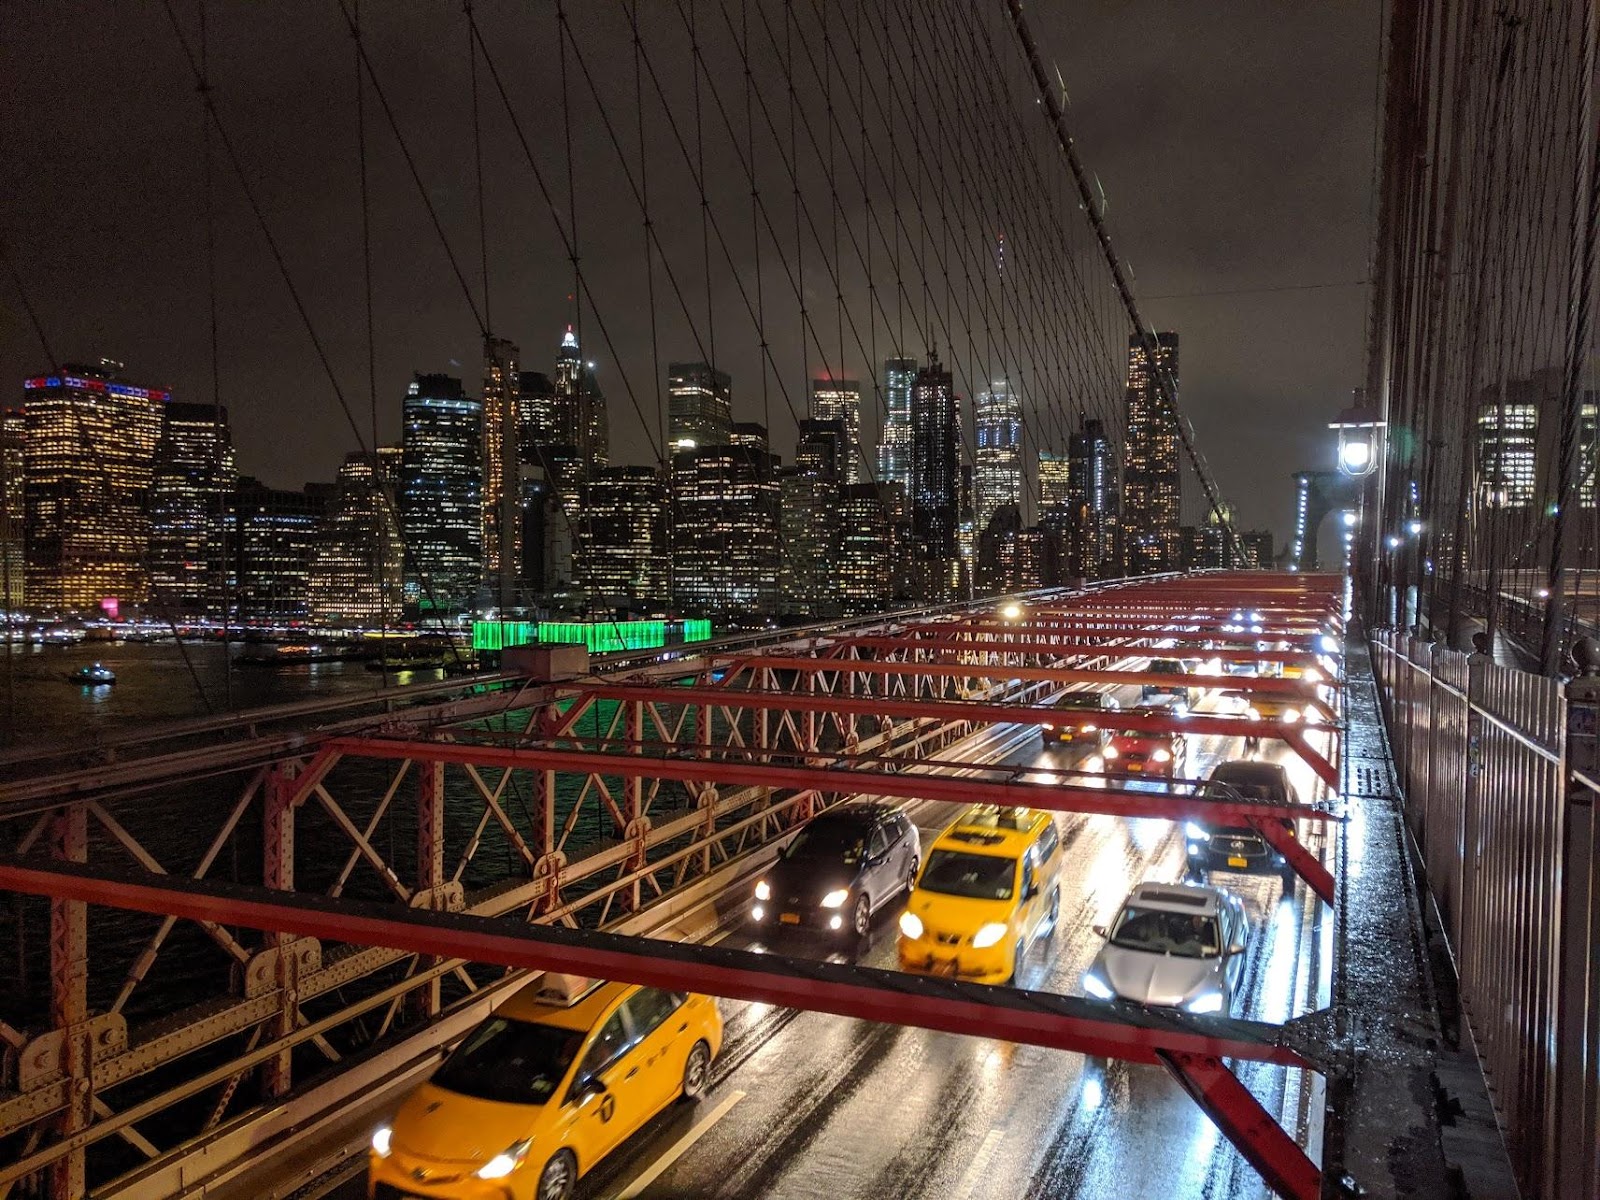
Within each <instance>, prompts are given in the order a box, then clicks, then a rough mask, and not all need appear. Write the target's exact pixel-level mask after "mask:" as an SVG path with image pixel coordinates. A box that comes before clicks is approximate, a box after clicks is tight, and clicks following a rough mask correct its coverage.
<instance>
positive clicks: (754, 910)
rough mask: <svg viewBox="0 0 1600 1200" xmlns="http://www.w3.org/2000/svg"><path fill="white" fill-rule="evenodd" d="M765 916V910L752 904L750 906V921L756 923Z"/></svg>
mask: <svg viewBox="0 0 1600 1200" xmlns="http://www.w3.org/2000/svg"><path fill="white" fill-rule="evenodd" d="M766 915H767V910H766V909H765V908H763V907H761V905H759V904H752V905H751V906H750V916H751V919H753V920H756V921H760V920H762V919H763V918H765V917H766Z"/></svg>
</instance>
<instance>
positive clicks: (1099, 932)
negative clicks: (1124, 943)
mask: <svg viewBox="0 0 1600 1200" xmlns="http://www.w3.org/2000/svg"><path fill="white" fill-rule="evenodd" d="M1094 932H1095V936H1097V937H1108V936H1109V934H1108V933H1107V932H1106V927H1105V926H1104V925H1096V926H1095V927H1094Z"/></svg>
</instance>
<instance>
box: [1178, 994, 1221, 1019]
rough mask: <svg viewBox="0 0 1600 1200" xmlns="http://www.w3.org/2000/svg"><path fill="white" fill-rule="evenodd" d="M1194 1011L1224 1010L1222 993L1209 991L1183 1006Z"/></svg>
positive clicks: (1202, 1012) (1212, 1011)
mask: <svg viewBox="0 0 1600 1200" xmlns="http://www.w3.org/2000/svg"><path fill="white" fill-rule="evenodd" d="M1183 1007H1184V1008H1186V1009H1188V1010H1189V1011H1190V1012H1192V1013H1200V1014H1205V1013H1214V1012H1221V1011H1222V993H1221V992H1207V993H1206V994H1205V995H1203V996H1196V997H1195V998H1194V999H1193V1000H1191V1001H1189V1003H1187V1004H1185V1005H1184V1006H1183Z"/></svg>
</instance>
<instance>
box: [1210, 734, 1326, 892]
mask: <svg viewBox="0 0 1600 1200" xmlns="http://www.w3.org/2000/svg"><path fill="white" fill-rule="evenodd" d="M1199 795H1200V796H1202V797H1205V798H1208V799H1212V800H1232V799H1236V798H1241V797H1242V798H1244V799H1247V800H1270V801H1272V802H1273V803H1274V804H1296V803H1298V802H1299V801H1298V798H1297V797H1296V796H1295V793H1294V787H1293V785H1292V784H1290V782H1289V773H1288V772H1287V771H1285V770H1284V769H1283V767H1282V766H1281V765H1280V764H1278V763H1268V762H1253V761H1249V760H1244V759H1239V760H1235V761H1233V762H1225V763H1219V764H1218V765H1217V766H1216V768H1215V769H1214V770H1213V771H1212V772H1211V778H1210V779H1208V780H1206V782H1205V783H1204V784H1202V785H1201V787H1200V792H1199ZM1274 820H1281V818H1274ZM1283 823H1284V825H1285V826H1286V827H1287V828H1288V830H1289V836H1290V837H1293V836H1295V833H1294V826H1293V824H1292V823H1290V822H1288V821H1284V822H1283ZM1183 832H1184V834H1185V837H1184V847H1185V849H1186V850H1187V851H1188V867H1189V874H1190V875H1191V876H1193V877H1194V878H1196V879H1198V880H1201V881H1205V880H1207V879H1209V878H1210V874H1211V872H1213V871H1239V872H1243V873H1246V874H1251V875H1277V876H1279V877H1281V878H1282V879H1283V889H1284V891H1286V892H1288V891H1292V890H1293V889H1294V881H1295V878H1296V876H1297V874H1298V873H1297V872H1296V871H1295V869H1294V868H1293V867H1292V866H1290V865H1289V861H1288V860H1287V859H1286V858H1284V857H1283V855H1282V854H1279V853H1278V851H1277V850H1275V849H1274V848H1273V847H1272V846H1271V845H1270V844H1269V843H1268V842H1267V841H1266V839H1265V838H1263V837H1262V836H1261V835H1260V834H1259V833H1257V832H1256V831H1255V830H1254V829H1253V828H1251V827H1250V826H1249V825H1217V824H1213V823H1211V822H1209V821H1189V822H1186V823H1185V825H1184V828H1183Z"/></svg>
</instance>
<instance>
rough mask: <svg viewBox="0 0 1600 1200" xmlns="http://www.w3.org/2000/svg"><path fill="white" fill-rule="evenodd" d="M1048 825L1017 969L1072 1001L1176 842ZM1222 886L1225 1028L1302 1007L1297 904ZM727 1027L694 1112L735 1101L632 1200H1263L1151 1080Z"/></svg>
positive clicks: (805, 1027)
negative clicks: (1137, 887)
mask: <svg viewBox="0 0 1600 1200" xmlns="http://www.w3.org/2000/svg"><path fill="white" fill-rule="evenodd" d="M1029 748H1031V750H1032V758H1031V761H1029V760H1028V759H1027V750H1028V749H1029ZM1242 755H1243V750H1242V746H1241V745H1239V744H1238V742H1237V741H1236V740H1233V741H1231V742H1230V741H1229V740H1224V739H1214V738H1212V739H1199V740H1197V743H1196V746H1195V748H1194V754H1193V757H1192V759H1191V770H1194V771H1195V773H1204V772H1208V771H1209V769H1210V768H1211V767H1212V766H1214V765H1215V764H1216V763H1217V762H1219V761H1223V760H1224V759H1226V758H1230V757H1241V756H1242ZM1013 757H1016V758H1017V759H1019V760H1022V761H1019V762H1018V763H1017V765H1038V766H1041V767H1060V766H1062V765H1063V763H1062V762H1061V757H1060V754H1059V751H1058V750H1057V749H1056V748H1054V747H1050V746H1048V745H1045V746H1041V745H1040V744H1039V743H1037V742H1031V743H1030V744H1029V747H1026V748H1024V749H1023V751H1022V752H1021V753H1019V754H1018V755H1015V756H1013ZM1149 786H1155V785H1153V784H1152V785H1149ZM940 807H943V808H946V809H949V810H950V811H949V812H948V813H938V812H936V811H933V809H934V806H919V809H918V810H917V814H916V815H917V817H918V823H919V826H921V827H923V828H924V830H925V835H926V832H932V833H936V832H937V830H938V829H940V828H942V827H943V823H945V822H947V821H948V819H949V817H950V816H951V815H953V813H954V811H955V806H940ZM1058 820H1059V822H1060V824H1061V828H1062V839H1063V845H1064V846H1065V847H1066V853H1065V858H1064V868H1063V872H1062V876H1061V881H1062V886H1063V897H1062V900H1063V902H1062V920H1061V926H1060V928H1059V929H1058V930H1057V932H1056V934H1055V935H1054V937H1052V938H1050V939H1048V940H1046V941H1045V942H1043V943H1042V944H1040V945H1039V946H1037V947H1036V948H1035V950H1034V951H1033V952H1032V953H1031V954H1030V955H1029V959H1028V963H1027V966H1026V968H1025V971H1024V982H1025V984H1026V985H1027V986H1029V987H1032V988H1038V989H1043V990H1052V991H1063V992H1074V993H1076V992H1079V991H1080V980H1081V978H1082V974H1083V971H1084V969H1085V968H1086V967H1087V966H1088V964H1089V962H1090V961H1092V959H1093V957H1094V955H1095V954H1096V953H1097V952H1098V950H1099V948H1100V944H1101V943H1100V939H1099V937H1098V936H1097V935H1095V934H1094V933H1093V931H1092V929H1091V926H1092V925H1094V924H1096V923H1101V922H1103V921H1105V920H1108V919H1109V918H1110V916H1111V915H1112V914H1113V913H1114V912H1115V910H1116V907H1117V905H1118V904H1120V903H1121V901H1122V899H1123V898H1124V897H1125V896H1126V894H1127V892H1128V890H1129V889H1130V888H1131V886H1133V885H1134V884H1136V883H1137V882H1139V881H1140V880H1141V879H1144V878H1161V879H1168V880H1171V879H1177V878H1179V877H1180V876H1181V873H1182V870H1183V844H1182V840H1181V831H1179V830H1177V829H1176V828H1175V827H1174V826H1173V825H1172V824H1171V823H1170V822H1162V821H1125V820H1119V819H1117V818H1112V817H1104V816H1088V815H1077V814H1072V815H1062V816H1060V817H1059V818H1058ZM1219 882H1223V883H1224V884H1225V885H1227V886H1231V887H1233V890H1235V891H1236V892H1238V893H1239V894H1240V895H1241V896H1242V897H1243V898H1244V900H1245V903H1246V906H1247V908H1248V909H1249V910H1250V912H1251V916H1252V924H1253V925H1254V926H1255V927H1256V929H1257V933H1256V936H1255V937H1253V938H1252V941H1251V946H1250V949H1249V951H1248V952H1247V953H1248V956H1249V957H1248V959H1247V964H1246V972H1245V983H1244V986H1243V989H1242V991H1243V998H1242V1004H1241V1010H1240V1012H1241V1015H1250V1016H1258V1017H1261V1018H1263V1019H1269V1020H1281V1019H1283V1018H1285V1017H1286V1016H1288V1015H1290V1014H1291V1013H1292V1012H1294V1011H1298V1008H1299V1007H1300V1006H1303V1004H1304V994H1303V992H1302V991H1301V990H1300V989H1299V988H1297V986H1296V984H1295V981H1296V980H1298V979H1300V978H1301V977H1302V976H1304V975H1305V973H1306V972H1305V971H1304V969H1303V967H1302V966H1301V964H1299V963H1298V961H1297V960H1298V958H1299V957H1300V952H1301V949H1302V948H1303V947H1304V946H1305V944H1306V943H1307V941H1308V939H1307V938H1306V937H1305V936H1304V920H1303V918H1304V916H1305V912H1306V909H1305V904H1306V896H1305V890H1304V889H1303V888H1301V889H1297V895H1296V896H1295V897H1292V898H1291V899H1290V900H1288V901H1287V902H1285V901H1283V900H1282V899H1281V897H1280V892H1281V888H1280V885H1279V883H1278V881H1277V880H1276V879H1275V878H1266V879H1258V878H1250V877H1235V878H1228V879H1226V880H1220V881H1219ZM887 907H888V908H889V910H890V911H887V912H882V913H880V915H879V916H878V918H877V919H876V920H875V922H874V931H873V936H872V938H871V940H870V942H869V944H868V945H867V946H866V947H865V948H864V949H863V950H862V951H861V952H860V954H859V957H858V961H861V962H864V963H867V964H869V965H873V966H879V967H887V968H893V966H894V965H895V947H894V925H895V919H896V916H897V914H898V911H899V909H900V907H901V905H900V904H899V903H898V902H897V903H895V904H893V905H890V906H887ZM728 943H729V944H730V945H744V946H747V947H749V948H751V949H757V950H760V949H771V950H773V951H777V952H783V953H789V954H803V953H808V952H809V953H828V956H830V957H836V958H839V959H841V960H843V959H845V958H846V957H848V956H849V953H850V952H849V951H848V950H847V949H845V948H839V949H831V948H830V946H829V944H828V943H825V942H824V943H822V944H821V945H818V944H817V943H816V942H815V941H814V940H812V939H790V938H785V939H782V941H778V942H773V941H768V940H767V937H765V936H762V935H753V934H751V933H749V932H747V931H741V932H739V933H737V934H735V935H733V936H732V937H730V938H729V940H728ZM724 1011H725V1012H726V1013H727V1016H728V1029H729V1042H728V1049H727V1050H726V1051H725V1052H724V1055H723V1056H722V1059H721V1061H720V1063H719V1068H718V1070H717V1071H716V1072H715V1073H714V1076H713V1079H714V1086H713V1089H712V1091H711V1093H710V1094H709V1095H708V1097H707V1100H706V1101H705V1104H704V1105H703V1106H702V1107H704V1106H705V1105H710V1106H716V1105H717V1104H719V1102H720V1101H721V1100H722V1099H723V1098H724V1097H725V1096H726V1095H729V1094H732V1092H733V1091H735V1090H737V1091H739V1092H742V1093H744V1095H743V1097H742V1098H741V1099H740V1100H739V1102H738V1103H737V1104H736V1105H735V1106H734V1107H733V1108H732V1109H730V1110H728V1112H727V1113H726V1115H725V1116H724V1117H723V1118H722V1119H721V1120H720V1121H719V1122H718V1123H717V1124H716V1125H715V1126H714V1127H713V1128H712V1129H710V1130H709V1131H707V1132H706V1133H705V1134H704V1135H703V1136H702V1137H701V1139H700V1140H699V1141H697V1142H696V1143H695V1144H694V1145H693V1146H692V1147H690V1148H689V1149H688V1150H687V1151H686V1152H685V1153H684V1154H683V1155H682V1157H681V1158H679V1159H677V1160H676V1161H675V1162H674V1163H673V1164H672V1165H671V1166H670V1167H668V1168H667V1169H666V1170H664V1171H662V1172H661V1173H660V1174H659V1176H657V1178H656V1179H655V1181H654V1183H653V1184H652V1185H651V1186H650V1187H649V1188H648V1189H646V1190H645V1191H644V1192H643V1193H642V1194H643V1195H646V1196H650V1197H658V1198H664V1197H679V1196H683V1197H687V1196H723V1197H738V1196H750V1195H768V1196H815V1195H818V1194H821V1193H827V1194H829V1195H836V1196H841V1197H843V1196H862V1197H868V1196H874V1197H875V1196H883V1195H896V1196H912V1195H925V1196H929V1197H943V1196H979V1195H981V1196H999V1195H1016V1196H1040V1197H1043V1196H1053V1195H1061V1194H1072V1192H1074V1191H1080V1190H1081V1192H1082V1194H1086V1195H1092V1194H1099V1193H1101V1192H1105V1193H1106V1194H1134V1195H1140V1194H1152V1195H1154V1194H1169V1195H1191V1194H1192V1195H1205V1196H1210V1197H1215V1196H1241V1197H1255V1196H1263V1195H1265V1194H1266V1191H1265V1189H1264V1188H1263V1187H1262V1186H1261V1184H1260V1181H1259V1178H1258V1177H1257V1176H1256V1175H1255V1174H1254V1172H1253V1171H1251V1170H1250V1168H1249V1167H1248V1166H1246V1165H1245V1164H1244V1163H1243V1162H1242V1161H1241V1160H1240V1159H1239V1158H1238V1156H1237V1154H1236V1153H1235V1152H1233V1151H1232V1149H1231V1147H1228V1146H1226V1144H1225V1143H1219V1139H1218V1135H1217V1134H1216V1131H1215V1128H1214V1127H1213V1126H1212V1125H1211V1124H1210V1122H1209V1121H1208V1120H1206V1118H1205V1117H1204V1116H1203V1115H1202V1114H1201V1113H1200V1111H1199V1110H1198V1109H1197V1108H1196V1107H1195V1106H1194V1105H1193V1103H1192V1102H1191V1101H1190V1100H1189V1098H1188V1097H1187V1096H1186V1095H1185V1094H1184V1093H1183V1092H1182V1091H1181V1090H1180V1089H1179V1088H1178V1087H1177V1086H1176V1084H1175V1083H1173V1082H1172V1081H1171V1080H1170V1079H1168V1077H1167V1076H1166V1075H1165V1073H1164V1072H1161V1071H1159V1070H1154V1069H1150V1068H1138V1067H1129V1066H1128V1065H1127V1064H1125V1063H1121V1062H1109V1063H1099V1062H1089V1063H1086V1062H1085V1060H1084V1059H1083V1058H1082V1057H1081V1056H1079V1055H1073V1054H1063V1053H1059V1052H1055V1051H1047V1050H1043V1049H1040V1048H1037V1047H1027V1046H1013V1045H1010V1044H1009V1043H1004V1042H997V1041H989V1040H985V1039H981V1038H961V1037H954V1036H951V1035H945V1034H935V1033H929V1032H927V1031H923V1030H918V1029H909V1028H899V1027H893V1026H880V1025H873V1024H870V1023H867V1022H860V1021H849V1020H840V1019H838V1018H832V1017H827V1016H824V1015H821V1014H815V1013H794V1012H791V1011H787V1010H773V1009H770V1008H767V1007H765V1006H760V1005H725V1006H724ZM975 1032H976V1031H975ZM1288 1074H1289V1073H1288V1072H1285V1071H1283V1070H1282V1069H1280V1068H1264V1069H1262V1070H1260V1071H1252V1072H1248V1073H1247V1074H1246V1075H1245V1078H1246V1083H1247V1084H1248V1085H1249V1086H1251V1087H1252V1089H1253V1090H1255V1091H1256V1092H1257V1094H1258V1095H1260V1096H1261V1098H1262V1100H1263V1101H1264V1102H1265V1103H1267V1104H1268V1106H1269V1111H1273V1112H1274V1113H1276V1112H1277V1111H1278V1110H1279V1108H1280V1107H1281V1106H1282V1102H1283V1099H1284V1095H1285V1086H1286V1076H1287V1075H1288ZM668 1124H669V1126H670V1128H668V1129H666V1130H663V1131H661V1132H660V1133H659V1134H657V1133H654V1132H653V1131H652V1132H651V1134H650V1136H648V1138H647V1140H641V1141H640V1142H638V1143H636V1144H635V1145H634V1147H632V1148H631V1150H624V1151H622V1152H621V1153H620V1154H619V1155H618V1156H617V1157H616V1158H615V1159H614V1160H613V1161H611V1162H608V1163H606V1164H602V1166H601V1168H600V1170H599V1171H598V1172H597V1173H596V1177H594V1178H593V1179H592V1180H591V1181H589V1182H588V1184H587V1185H586V1187H585V1188H584V1189H583V1193H582V1194H583V1195H585V1196H609V1195H613V1194H616V1192H617V1190H619V1189H620V1188H621V1187H622V1186H624V1185H625V1184H626V1181H627V1180H628V1179H630V1178H632V1177H634V1176H635V1175H637V1174H638V1173H639V1172H640V1171H644V1170H648V1169H650V1167H651V1161H652V1159H653V1157H655V1156H656V1155H658V1154H660V1153H661V1152H662V1151H663V1150H664V1149H665V1148H667V1147H670V1146H671V1145H672V1144H673V1143H674V1142H676V1141H677V1140H678V1138H679V1136H681V1135H680V1133H678V1132H676V1131H677V1130H679V1129H681V1128H682V1127H685V1126H686V1122H685V1120H684V1119H683V1118H681V1117H678V1116H674V1117H673V1118H672V1119H671V1120H670V1121H669V1122H668Z"/></svg>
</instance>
